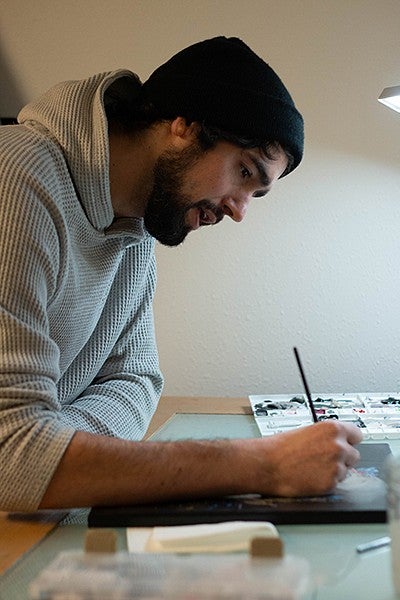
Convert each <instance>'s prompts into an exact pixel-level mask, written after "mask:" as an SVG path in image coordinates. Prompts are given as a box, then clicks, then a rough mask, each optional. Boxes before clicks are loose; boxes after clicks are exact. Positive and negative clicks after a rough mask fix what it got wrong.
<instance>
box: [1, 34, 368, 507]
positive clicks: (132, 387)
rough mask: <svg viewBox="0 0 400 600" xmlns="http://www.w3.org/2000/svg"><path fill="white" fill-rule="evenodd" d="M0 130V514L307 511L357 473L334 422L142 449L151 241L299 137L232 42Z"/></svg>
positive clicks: (274, 93) (81, 85)
mask: <svg viewBox="0 0 400 600" xmlns="http://www.w3.org/2000/svg"><path fill="white" fill-rule="evenodd" d="M19 123H20V124H19V125H15V126H7V127H2V128H1V129H0V136H1V137H0V151H1V163H0V164H1V177H0V190H1V196H0V215H1V223H2V227H1V232H0V248H1V260H0V307H1V308H0V311H1V312H0V315H1V322H0V324H1V327H0V331H1V345H0V368H1V372H0V384H1V385H0V394H1V396H0V398H1V403H0V407H1V408H0V410H1V413H0V417H1V418H0V463H1V477H2V480H1V486H0V509H1V510H35V509H37V508H49V507H84V506H93V505H111V504H123V503H133V502H147V501H155V500H163V499H172V498H184V497H193V496H198V497H199V496H206V495H209V494H213V495H215V494H226V493H243V492H260V493H267V494H279V495H296V494H310V493H311V494H314V493H321V492H326V491H328V490H330V489H331V488H332V487H333V486H334V485H335V484H336V483H337V482H338V481H339V480H341V479H343V478H344V477H345V475H346V471H347V468H348V467H349V466H352V465H354V464H355V463H356V461H357V460H358V457H359V454H358V451H357V450H356V449H355V448H354V445H355V444H357V443H358V442H359V441H360V439H361V435H360V433H359V430H358V429H357V428H355V427H352V426H348V425H345V424H340V423H337V422H329V423H320V424H317V425H312V426H310V427H309V428H305V429H303V430H301V431H295V432H291V433H287V434H283V435H278V436H275V437H273V438H268V439H254V440H230V441H204V442H200V441H195V442H192V441H185V442H171V443H167V442H165V443H157V442H141V441H137V440H140V439H141V437H142V436H143V434H144V432H145V431H146V427H147V425H148V423H149V420H150V418H151V415H152V414H153V412H154V410H155V408H156V405H157V401H158V399H159V396H160V393H161V389H162V376H161V374H160V371H159V366H158V358H157V352H156V347H155V340H154V332H153V317H152V299H153V293H154V286H155V262H154V240H155V239H157V240H158V241H160V242H161V243H163V244H168V245H176V244H179V243H181V242H182V241H183V240H184V238H185V237H186V235H187V234H188V233H189V232H191V231H192V230H195V229H198V228H199V227H200V226H202V225H210V224H215V223H217V222H219V221H220V220H221V219H222V218H223V217H224V216H228V217H231V218H232V219H234V220H235V221H241V220H242V219H243V217H244V215H245V213H246V210H247V208H248V205H249V203H250V202H251V201H252V199H253V198H256V197H259V196H263V195H265V194H266V193H267V192H268V191H269V190H270V189H271V187H272V186H273V185H274V183H275V182H276V181H277V180H278V179H279V178H281V177H283V176H284V175H286V174H287V173H289V172H290V171H291V170H293V169H294V168H295V167H296V166H297V165H298V164H299V162H300V160H301V158H302V152H303V121H302V117H301V116H300V114H299V113H298V111H297V109H296V107H295V105H294V103H293V100H292V98H291V97H290V95H289V93H288V91H287V90H286V88H285V87H284V85H283V83H282V82H281V81H280V79H279V78H278V76H277V75H276V74H275V73H274V71H273V70H272V69H271V68H270V67H269V66H268V65H267V64H266V63H265V62H264V61H263V60H261V59H260V58H259V57H258V56H257V55H256V54H254V53H253V52H252V50H250V48H248V47H247V46H246V45H245V44H244V43H243V42H241V41H240V40H238V39H236V38H230V39H227V38H223V37H219V38H214V39H211V40H206V41H204V42H200V43H198V44H195V45H193V46H191V47H189V48H187V49H185V50H183V51H182V52H180V53H178V54H177V55H176V56H174V57H172V59H171V60H170V61H168V62H167V63H165V64H164V65H162V66H161V67H160V68H159V69H157V70H156V71H155V72H154V73H153V74H152V76H151V77H150V78H149V79H148V81H146V82H145V83H144V84H143V85H142V84H141V83H140V81H139V80H138V79H137V78H136V76H135V75H133V74H132V73H130V72H128V71H118V72H115V73H109V74H101V75H97V76H94V77H92V78H90V79H88V80H84V81H72V82H66V83H64V84H60V85H58V86H56V87H55V88H53V89H52V90H50V91H49V92H48V93H47V94H45V95H44V96H43V97H41V98H39V100H37V101H36V102H33V103H32V104H30V105H28V106H26V107H25V108H24V109H23V110H22V111H21V113H20V115H19Z"/></svg>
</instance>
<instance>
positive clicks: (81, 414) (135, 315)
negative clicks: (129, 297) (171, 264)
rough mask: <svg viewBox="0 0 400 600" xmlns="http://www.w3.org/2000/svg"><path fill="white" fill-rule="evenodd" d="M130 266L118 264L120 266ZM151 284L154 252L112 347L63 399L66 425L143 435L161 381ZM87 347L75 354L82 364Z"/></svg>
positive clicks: (134, 436)
mask: <svg viewBox="0 0 400 600" xmlns="http://www.w3.org/2000/svg"><path fill="white" fill-rule="evenodd" d="M128 262H129V261H128ZM130 268H132V267H131V266H129V265H128V266H127V265H126V264H124V265H122V270H123V271H127V270H128V271H129V269H130ZM154 290H155V258H154V256H153V257H152V259H151V260H150V261H149V264H148V267H147V269H146V271H145V274H144V282H143V285H142V286H141V290H140V293H139V294H138V295H136V296H135V303H134V306H133V307H132V308H131V310H130V314H129V317H128V318H127V320H126V323H125V326H124V328H123V330H122V332H121V334H120V336H119V338H118V339H117V341H116V343H115V344H114V346H113V348H112V351H111V352H110V353H109V354H108V356H107V359H106V360H105V361H104V363H103V364H102V365H99V368H98V371H97V374H96V377H95V378H94V380H93V381H92V382H91V383H90V384H89V385H87V387H85V389H84V390H83V391H82V393H81V394H80V395H79V397H77V398H75V399H74V400H73V401H72V402H70V403H68V404H66V405H63V407H62V414H61V419H62V422H63V423H65V425H67V426H72V427H74V428H75V429H79V430H83V431H91V432H95V433H101V434H103V435H110V436H113V437H122V438H124V439H132V440H135V439H136V440H138V439H141V438H142V437H143V435H144V433H145V432H146V429H147V427H148V424H149V422H150V419H151V417H152V415H153V413H154V410H155V408H156V406H157V403H158V400H159V398H160V395H161V390H162V385H163V378H162V374H161V372H160V368H159V364H158V353H157V348H156V341H155V333H154V322H153V308H152V301H153V296H154ZM102 318H104V319H105V321H107V320H108V319H109V318H112V315H111V314H107V311H106V313H105V315H103V316H102ZM99 327H101V322H100V323H99ZM86 352H87V350H86V349H84V350H83V352H82V353H81V356H79V357H78V360H80V362H81V364H85V363H87V362H88V357H87V356H85V354H86ZM89 362H91V361H90V360H89Z"/></svg>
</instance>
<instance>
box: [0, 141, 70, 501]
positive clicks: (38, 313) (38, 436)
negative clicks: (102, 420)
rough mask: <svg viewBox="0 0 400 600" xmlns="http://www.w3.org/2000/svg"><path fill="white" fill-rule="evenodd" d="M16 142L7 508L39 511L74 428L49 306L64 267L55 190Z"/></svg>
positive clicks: (0, 315)
mask: <svg viewBox="0 0 400 600" xmlns="http://www.w3.org/2000/svg"><path fill="white" fill-rule="evenodd" d="M10 144H11V142H10V143H9V144H8V148H7V153H6V154H5V156H1V157H0V165H1V173H0V222H1V227H0V257H1V260H0V464H1V485H0V509H1V510H34V509H36V508H37V506H38V503H39V502H40V499H41V497H42V495H43V493H44V491H45V489H46V488H47V486H48V483H49V481H50V479H51V477H52V475H53V473H54V471H55V469H56V468H57V465H58V463H59V461H60V459H61V457H62V455H63V453H64V452H65V450H66V448H67V446H68V444H69V442H70V440H71V438H72V436H73V434H74V430H73V429H72V428H71V427H66V426H65V425H64V424H63V423H62V422H61V420H60V417H59V415H60V403H59V401H58V397H57V389H56V382H57V380H58V378H59V349H58V347H57V345H56V344H55V343H54V341H53V340H52V339H51V337H50V335H49V323H48V318H47V312H46V305H47V302H48V298H49V295H51V294H52V293H53V292H54V290H55V289H56V283H57V271H58V236H57V232H56V229H55V227H54V224H53V221H52V219H51V216H50V215H49V212H48V211H47V210H46V208H45V202H46V197H47V195H48V190H46V189H44V187H43V186H42V185H41V184H40V182H39V180H38V179H36V178H34V177H32V176H28V175H27V166H26V164H24V166H23V167H21V166H19V167H17V166H16V161H15V153H13V152H12V148H11V149H10ZM15 151H16V152H17V150H15ZM31 160H32V161H35V162H36V163H37V164H36V166H37V169H38V171H40V170H41V168H43V166H44V165H43V164H42V163H41V161H40V160H39V159H38V158H37V157H35V156H34V155H32V159H31Z"/></svg>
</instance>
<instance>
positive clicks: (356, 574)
mask: <svg viewBox="0 0 400 600" xmlns="http://www.w3.org/2000/svg"><path fill="white" fill-rule="evenodd" d="M181 410H183V411H184V414H183V415H182V414H178V415H176V416H173V415H174V413H176V412H177V411H181ZM249 412H250V411H249V408H248V402H247V399H243V398H242V399H210V398H208V399H201V398H195V399H177V398H163V400H162V403H161V404H160V409H159V412H158V414H156V415H155V417H154V419H153V422H152V424H151V429H150V431H149V434H153V435H152V439H159V440H164V439H183V438H188V437H190V438H194V439H195V438H214V437H250V436H259V432H258V428H257V426H256V425H255V423H254V419H253V417H252V416H251V415H250V414H249ZM211 413H217V414H211ZM218 413H219V414H218ZM231 413H233V414H231ZM162 423H164V425H163V426H162V427H161V429H158V431H157V428H158V427H159V426H160V425H161V424H162ZM396 444H398V443H397V442H396V443H395V442H393V443H392V444H391V445H392V447H394V449H395V450H397V449H398V448H397V446H396ZM84 516H85V513H83V514H82V518H84ZM5 524H6V525H7V531H8V536H9V537H8V539H12V538H13V535H12V529H13V527H15V531H17V529H16V528H18V531H19V538H20V541H21V545H20V553H23V552H25V550H26V549H27V547H29V545H30V544H33V543H35V541H34V540H32V539H31V538H30V539H29V540H28V543H26V540H25V543H24V544H23V543H22V542H24V536H23V535H21V533H22V530H21V528H22V529H23V527H24V523H23V522H22V523H21V521H20V520H18V519H16V520H14V521H13V522H11V521H10V520H9V519H7V520H6V519H5V518H3V522H1V521H0V535H1V545H2V548H1V552H2V554H4V550H5V548H4V540H5V538H4V532H5V528H4V527H3V526H4V525H5ZM25 525H27V526H29V523H25ZM10 527H11V530H10V529H9V528H10ZM49 529H51V525H50V526H49V527H48V528H47V529H46V528H45V529H44V530H43V531H42V532H40V534H39V532H37V533H38V534H37V541H39V540H40V538H42V539H41V541H40V543H39V544H38V545H37V546H36V547H35V548H34V550H33V551H31V552H29V553H28V554H25V555H23V556H22V558H21V559H20V560H19V561H18V562H16V563H15V564H14V566H12V567H10V568H8V570H7V571H6V572H5V573H4V575H3V576H2V578H1V580H0V598H1V599H2V600H3V599H4V600H14V599H15V600H24V599H25V598H28V595H27V588H28V585H29V582H30V581H31V580H32V579H33V578H34V577H35V576H36V575H37V573H38V572H39V571H40V570H41V569H42V568H43V567H45V566H46V565H47V564H48V562H49V561H50V560H52V559H53V558H54V557H55V556H56V555H57V554H58V553H59V552H60V551H63V550H69V549H82V548H83V542H84V536H85V533H86V530H87V529H86V526H85V525H65V526H60V527H56V528H53V529H52V530H51V531H49ZM278 530H279V533H280V535H281V537H282V539H283V541H284V544H285V549H286V552H287V553H289V554H293V555H298V556H302V557H304V558H306V559H307V560H308V561H309V563H310V567H311V573H312V579H313V582H314V586H315V591H314V593H313V595H312V600H317V599H321V600H329V599H332V600H333V599H334V600H347V599H348V600H357V599H358V598H366V599H368V600H391V599H393V600H394V599H395V598H396V595H395V593H394V590H393V587H392V582H391V572H390V550H389V549H388V548H383V549H380V550H375V551H372V552H368V553H366V554H363V555H360V554H357V552H356V546H357V545H358V544H360V543H363V542H368V541H370V540H372V539H374V538H377V537H381V536H384V535H387V527H386V525H385V524H360V525H313V526H310V525H284V526H283V525H282V526H279V527H278ZM27 531H28V529H27ZM117 533H118V543H119V549H120V550H123V549H126V538H125V533H126V532H125V530H124V529H119V530H118V531H117ZM44 535H45V537H43V536H44ZM0 556H1V555H0Z"/></svg>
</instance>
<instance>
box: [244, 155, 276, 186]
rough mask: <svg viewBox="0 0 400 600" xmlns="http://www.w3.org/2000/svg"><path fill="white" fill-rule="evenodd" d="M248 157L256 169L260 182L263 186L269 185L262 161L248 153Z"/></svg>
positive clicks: (269, 181)
mask: <svg viewBox="0 0 400 600" xmlns="http://www.w3.org/2000/svg"><path fill="white" fill-rule="evenodd" d="M248 157H249V159H250V160H251V162H252V163H253V165H254V166H255V168H256V169H257V173H258V177H259V179H260V183H261V185H262V186H264V187H269V186H270V185H271V179H270V178H269V177H268V174H267V171H266V170H265V166H264V163H263V162H262V161H261V160H260V159H258V158H257V157H256V156H253V154H250V153H249V154H248Z"/></svg>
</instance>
